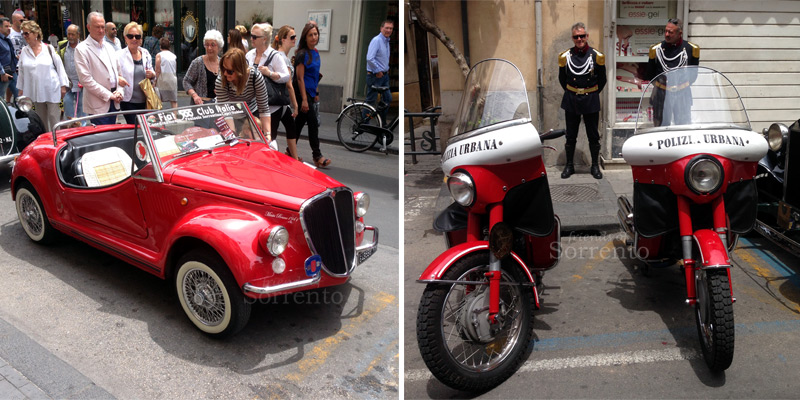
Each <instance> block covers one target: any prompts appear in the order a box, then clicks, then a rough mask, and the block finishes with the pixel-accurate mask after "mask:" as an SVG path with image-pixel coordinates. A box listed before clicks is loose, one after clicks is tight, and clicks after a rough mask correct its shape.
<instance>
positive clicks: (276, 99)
mask: <svg viewBox="0 0 800 400" xmlns="http://www.w3.org/2000/svg"><path fill="white" fill-rule="evenodd" d="M276 54H278V52H277V51H273V52H272V54H270V55H269V57H268V58H267V62H266V63H265V64H264V65H269V64H270V63H271V62H272V58H273V57H275V55H276ZM267 94H268V95H269V104H272V105H276V106H286V105H289V91H288V90H286V84H285V83H277V82H275V81H273V80H272V79H270V78H269V77H268V78H267Z"/></svg>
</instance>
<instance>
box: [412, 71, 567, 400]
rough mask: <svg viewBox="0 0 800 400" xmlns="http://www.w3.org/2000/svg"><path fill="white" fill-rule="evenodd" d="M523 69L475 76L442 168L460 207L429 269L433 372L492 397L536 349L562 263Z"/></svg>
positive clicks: (421, 317)
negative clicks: (544, 298) (547, 297)
mask: <svg viewBox="0 0 800 400" xmlns="http://www.w3.org/2000/svg"><path fill="white" fill-rule="evenodd" d="M564 133H565V132H564V130H558V131H549V132H547V133H546V134H544V135H541V136H540V135H539V134H538V133H537V131H536V128H535V127H534V126H533V124H532V123H531V116H530V107H529V104H528V97H527V92H526V90H525V82H524V80H523V78H522V74H521V73H520V71H519V69H517V67H516V66H514V65H513V64H512V63H510V62H508V61H506V60H501V59H489V60H484V61H481V62H479V63H477V64H475V66H474V67H472V69H471V71H470V73H469V75H468V76H467V80H466V86H465V89H464V95H463V97H462V99H461V105H460V107H459V110H458V114H457V116H456V121H455V125H454V129H453V135H452V137H451V138H450V139H449V140H448V142H447V146H446V148H445V150H444V153H443V155H442V170H443V171H444V173H445V175H447V186H448V188H449V189H450V193H451V194H452V196H453V198H454V199H455V203H453V204H452V205H450V206H449V207H448V208H447V209H445V210H444V211H443V212H442V213H441V214H440V215H439V216H438V217H437V218H436V221H435V222H434V228H435V229H436V230H438V231H440V232H444V233H445V240H446V242H447V247H448V249H447V250H446V251H445V252H444V253H442V254H441V255H439V256H438V257H437V258H436V259H435V260H434V261H433V262H431V264H430V265H429V266H428V267H427V268H426V269H425V271H424V272H423V273H422V275H421V276H420V278H419V280H418V281H419V282H421V283H426V284H427V287H426V288H425V292H424V293H423V295H422V299H421V301H420V306H419V311H418V315H417V342H418V344H419V349H420V352H421V353H422V358H423V360H424V361H425V364H426V365H427V366H428V368H429V369H430V370H431V372H432V373H433V375H434V376H435V377H436V378H437V379H439V380H440V381H441V382H442V383H444V384H446V385H448V386H450V387H452V388H455V389H459V390H470V391H484V390H488V389H491V388H493V387H495V386H497V385H499V384H500V383H502V382H503V381H505V380H506V379H508V377H510V376H511V375H512V374H514V372H516V371H517V369H518V368H519V367H520V365H521V364H522V363H523V362H524V361H525V360H526V359H527V357H528V355H529V354H530V352H531V350H532V348H533V341H532V333H533V310H534V309H538V307H539V297H538V293H539V291H540V290H541V287H542V286H541V284H542V277H543V275H544V271H546V270H548V269H550V268H553V267H554V266H555V265H556V264H557V263H558V260H559V257H560V239H561V238H560V222H559V219H558V217H557V216H555V214H554V213H553V203H552V201H551V199H550V189H549V186H548V182H547V174H546V173H545V168H544V163H543V160H542V151H543V147H544V146H543V145H542V141H543V140H545V139H552V138H556V137H559V136H562V135H564Z"/></svg>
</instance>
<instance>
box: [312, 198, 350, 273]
mask: <svg viewBox="0 0 800 400" xmlns="http://www.w3.org/2000/svg"><path fill="white" fill-rule="evenodd" d="M354 213H355V211H354V204H353V192H352V191H350V190H349V189H347V188H337V189H334V190H329V191H326V192H325V193H322V194H320V195H318V196H316V197H314V198H312V199H310V200H308V201H307V202H306V203H305V204H304V205H303V207H302V209H301V210H300V218H301V220H302V223H303V229H304V230H305V235H306V240H307V241H308V245H309V247H310V248H311V251H312V252H313V253H314V254H319V256H320V257H322V265H323V268H324V269H325V271H326V272H328V273H329V274H331V275H335V276H346V275H348V274H350V271H352V269H353V267H354V266H355V254H356V245H355V241H356V238H355V214H354Z"/></svg>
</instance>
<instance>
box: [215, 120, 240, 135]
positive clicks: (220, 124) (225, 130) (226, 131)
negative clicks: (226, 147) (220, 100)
mask: <svg viewBox="0 0 800 400" xmlns="http://www.w3.org/2000/svg"><path fill="white" fill-rule="evenodd" d="M214 124H216V125H217V128H219V132H220V133H221V134H222V136H223V137H225V139H226V140H230V139H233V138H235V137H236V132H234V131H233V130H232V129H231V126H230V125H228V123H227V122H225V118H223V117H219V118H217V119H216V120H215V121H214Z"/></svg>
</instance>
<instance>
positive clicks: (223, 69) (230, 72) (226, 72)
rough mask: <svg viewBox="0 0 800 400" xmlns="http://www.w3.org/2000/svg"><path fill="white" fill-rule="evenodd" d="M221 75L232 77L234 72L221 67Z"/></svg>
mask: <svg viewBox="0 0 800 400" xmlns="http://www.w3.org/2000/svg"><path fill="white" fill-rule="evenodd" d="M222 73H223V74H225V75H233V74H234V73H236V72H235V71H234V70H232V69H227V68H225V67H222Z"/></svg>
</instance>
